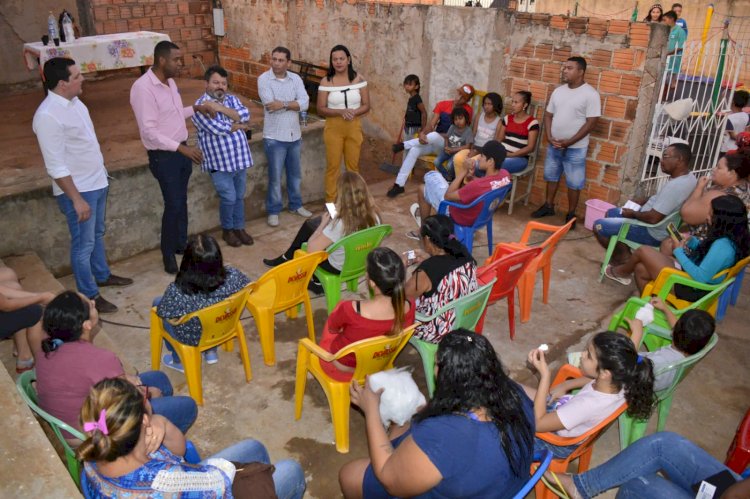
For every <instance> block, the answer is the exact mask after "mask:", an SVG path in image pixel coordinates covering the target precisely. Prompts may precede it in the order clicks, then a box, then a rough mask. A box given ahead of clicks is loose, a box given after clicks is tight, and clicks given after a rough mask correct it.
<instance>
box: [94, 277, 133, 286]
mask: <svg viewBox="0 0 750 499" xmlns="http://www.w3.org/2000/svg"><path fill="white" fill-rule="evenodd" d="M131 284H133V279H131V278H129V277H120V276H119V275H114V274H109V277H108V278H107V280H106V281H104V282H97V283H96V285H97V286H99V287H104V286H130V285H131Z"/></svg>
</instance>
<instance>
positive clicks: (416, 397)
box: [368, 367, 426, 427]
mask: <svg viewBox="0 0 750 499" xmlns="http://www.w3.org/2000/svg"><path fill="white" fill-rule="evenodd" d="M368 380H369V382H370V388H372V390H373V391H375V392H377V391H378V390H380V389H381V388H383V389H384V390H383V394H382V395H381V396H380V420H381V421H382V422H383V426H385V427H388V426H389V425H390V423H391V422H394V423H396V424H398V425H403V424H404V423H406V422H407V421H409V420H411V417H412V416H413V415H414V414H415V413H416V412H417V408H418V407H420V406H422V405H424V404H425V403H426V399H425V397H424V395H423V394H422V392H420V391H419V388H418V387H417V384H416V383H415V382H414V378H412V377H411V372H409V371H408V370H407V368H406V367H401V368H398V369H389V370H387V371H381V372H379V373H375V374H373V375H371V376H370V377H369V378H368Z"/></svg>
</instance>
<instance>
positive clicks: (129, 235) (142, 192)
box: [0, 123, 325, 275]
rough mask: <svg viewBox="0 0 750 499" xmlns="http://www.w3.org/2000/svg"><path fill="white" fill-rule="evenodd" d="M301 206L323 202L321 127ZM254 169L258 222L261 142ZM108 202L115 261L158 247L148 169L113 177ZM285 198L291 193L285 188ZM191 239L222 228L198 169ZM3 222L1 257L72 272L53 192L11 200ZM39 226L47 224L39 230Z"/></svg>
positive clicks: (307, 152)
mask: <svg viewBox="0 0 750 499" xmlns="http://www.w3.org/2000/svg"><path fill="white" fill-rule="evenodd" d="M303 141H304V149H303V154H302V177H303V178H304V179H306V180H305V181H304V182H303V183H302V200H303V201H304V202H311V201H318V200H320V199H322V198H323V168H324V167H325V165H324V163H323V162H322V161H320V158H323V157H325V146H324V144H323V125H322V123H311V124H310V125H308V128H307V130H306V131H305V132H304V134H303ZM250 151H251V153H252V155H253V160H254V163H255V165H254V166H253V167H252V168H250V169H249V170H248V179H247V192H246V193H245V214H246V216H247V217H248V218H256V217H260V216H263V215H264V214H265V199H266V192H267V190H268V162H267V159H266V155H265V153H264V152H263V142H262V140H261V138H260V137H257V138H255V139H253V141H251V142H250ZM111 175H112V177H113V178H111V179H110V190H109V197H108V202H107V234H106V236H105V244H106V247H107V256H108V258H109V259H110V260H111V261H117V260H122V259H124V258H128V257H131V256H133V255H135V254H138V253H140V252H143V251H146V250H150V249H154V248H158V247H159V230H160V227H161V213H162V207H163V204H162V197H161V192H160V191H159V184H158V183H157V182H156V180H155V179H154V178H153V176H152V175H151V172H150V171H149V169H148V165H145V164H144V165H143V166H137V167H134V168H128V169H123V170H117V171H114V172H112V173H111ZM282 192H286V190H285V188H284V187H283V188H282ZM188 213H189V227H188V231H189V233H190V234H195V233H198V232H202V231H207V230H212V229H214V228H216V227H218V226H219V198H218V196H217V194H216V190H215V189H214V186H213V184H212V183H211V180H210V178H209V177H208V174H206V173H203V172H202V171H201V170H200V168H199V167H198V166H197V165H194V166H193V175H192V176H191V178H190V183H189V185H188ZM0 220H4V221H6V229H7V230H8V231H9V232H10V233H12V234H14V235H15V236H14V237H13V238H7V237H6V238H2V239H0V255H14V254H21V253H26V252H29V251H33V252H35V253H36V254H37V255H39V257H40V258H41V259H42V260H43V261H44V263H45V264H46V265H47V267H48V268H49V269H50V270H51V271H52V272H53V273H54V274H56V275H61V274H64V273H68V272H70V260H69V258H70V235H69V233H68V229H67V225H66V224H65V218H64V217H63V215H62V214H61V213H60V210H59V209H58V207H57V202H56V201H55V199H54V197H53V196H52V193H51V189H50V188H49V187H47V188H44V189H36V190H33V191H28V192H25V193H22V194H18V195H14V196H8V197H6V198H4V199H3V202H2V203H0ZM40 220H46V221H47V222H48V223H44V224H40V223H39V221H40Z"/></svg>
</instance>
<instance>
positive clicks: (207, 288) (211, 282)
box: [174, 234, 227, 295]
mask: <svg viewBox="0 0 750 499" xmlns="http://www.w3.org/2000/svg"><path fill="white" fill-rule="evenodd" d="M226 277H227V271H226V269H225V268H224V259H223V258H222V256H221V248H220V247H219V243H217V242H216V239H214V238H213V237H211V236H209V235H206V234H198V235H196V236H190V238H189V239H188V243H187V247H186V248H185V254H184V255H183V256H182V262H180V271H179V272H177V277H176V278H175V280H174V282H175V284H176V285H177V287H178V288H179V289H180V291H182V292H183V293H185V294H187V295H194V294H198V293H206V294H208V293H211V292H212V291H215V290H216V289H218V288H219V287H221V285H222V284H224V280H225V279H226Z"/></svg>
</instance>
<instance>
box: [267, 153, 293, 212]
mask: <svg viewBox="0 0 750 499" xmlns="http://www.w3.org/2000/svg"><path fill="white" fill-rule="evenodd" d="M301 146H302V139H300V140H295V141H294V142H282V141H280V140H273V139H263V149H264V150H265V151H266V157H267V158H268V196H267V197H266V213H268V214H269V215H278V214H279V213H281V208H282V199H281V171H282V169H284V170H285V171H286V195H287V197H288V198H289V210H290V211H296V210H298V209H299V208H301V207H302V194H301V193H300V185H301V184H302V169H301V167H300V149H301Z"/></svg>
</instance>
